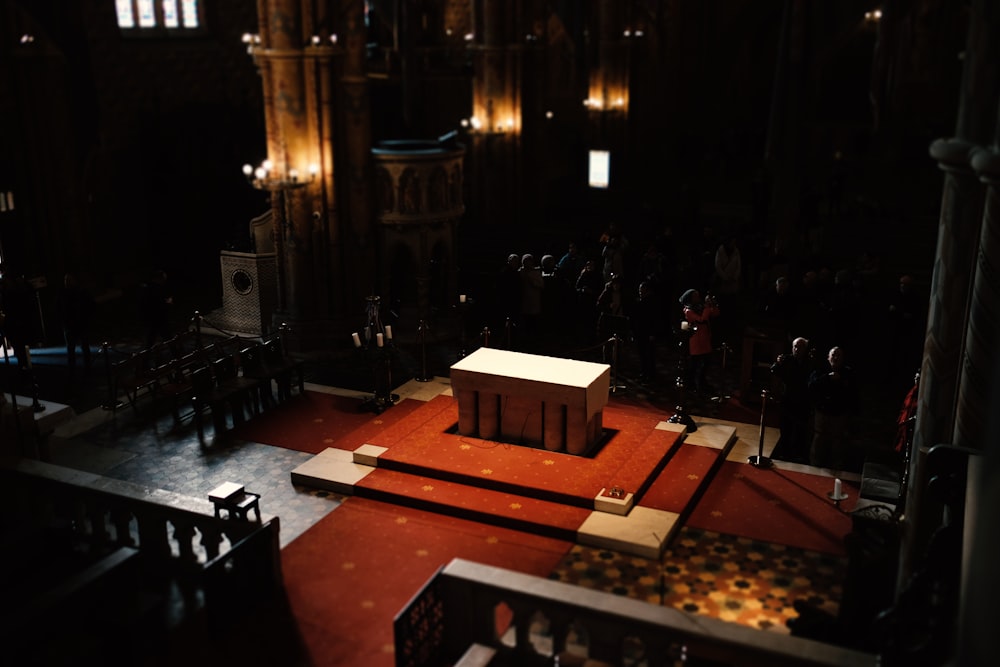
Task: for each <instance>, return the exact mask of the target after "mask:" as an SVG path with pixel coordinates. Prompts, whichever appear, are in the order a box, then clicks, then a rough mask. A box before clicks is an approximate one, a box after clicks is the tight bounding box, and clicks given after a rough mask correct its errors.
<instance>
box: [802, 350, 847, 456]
mask: <svg viewBox="0 0 1000 667" xmlns="http://www.w3.org/2000/svg"><path fill="white" fill-rule="evenodd" d="M826 361H827V367H826V368H824V369H820V370H815V371H813V372H812V374H811V375H810V376H809V397H810V399H811V400H812V403H813V408H814V412H813V418H814V424H813V441H812V447H811V448H810V451H809V463H810V465H814V466H820V467H830V468H835V469H838V470H840V469H842V468H843V466H844V463H845V461H846V459H847V456H846V455H847V451H846V450H847V433H848V427H849V425H850V423H849V420H850V416H851V413H852V412H853V411H854V410H856V409H857V407H858V388H857V385H856V382H855V378H854V372H853V371H852V370H851V368H850V366H847V365H846V364H845V363H844V351H843V350H842V349H840V348H839V347H832V348H830V352H829V353H828V354H827V357H826Z"/></svg>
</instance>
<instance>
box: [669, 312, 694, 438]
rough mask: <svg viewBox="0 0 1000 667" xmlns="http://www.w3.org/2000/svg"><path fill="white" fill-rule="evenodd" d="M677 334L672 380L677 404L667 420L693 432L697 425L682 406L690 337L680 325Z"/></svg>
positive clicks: (684, 397) (685, 394)
mask: <svg viewBox="0 0 1000 667" xmlns="http://www.w3.org/2000/svg"><path fill="white" fill-rule="evenodd" d="M675 334H676V336H677V380H676V381H675V382H674V386H676V387H677V405H676V406H674V414H673V416H672V417H670V419H668V420H667V421H668V422H669V423H671V424H684V426H686V427H687V429H688V433H694V432H695V431H697V430H698V425H697V424H695V423H694V419H692V418H691V415H689V414H688V413H687V410H686V409H685V408H684V403H685V402H686V401H685V399H686V397H687V392H686V391H685V386H684V376H685V375H686V374H687V364H688V355H687V349H688V339H689V338H690V337H691V336H690V333H689V330H687V329H684V328H683V327H681V328H680V329H677V330H676V331H675Z"/></svg>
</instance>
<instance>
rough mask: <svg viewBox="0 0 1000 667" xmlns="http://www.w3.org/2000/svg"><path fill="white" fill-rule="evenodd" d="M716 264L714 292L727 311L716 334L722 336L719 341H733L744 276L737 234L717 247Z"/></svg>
mask: <svg viewBox="0 0 1000 667" xmlns="http://www.w3.org/2000/svg"><path fill="white" fill-rule="evenodd" d="M714 266H715V273H714V275H713V280H712V284H713V286H714V287H713V293H714V294H715V295H716V296H717V297H718V299H719V305H720V308H721V309H722V310H723V311H724V312H725V315H723V316H721V317H720V318H719V327H718V331H717V332H716V334H717V335H718V336H719V338H720V340H719V341H718V342H719V343H722V342H732V341H735V340H736V333H737V329H738V327H739V322H738V321H737V317H736V316H737V314H738V310H739V309H738V308H737V307H736V304H737V299H738V297H739V294H740V288H741V286H742V285H741V281H742V277H743V260H742V258H741V256H740V249H739V247H738V246H737V245H736V237H735V236H728V237H726V240H725V242H724V243H722V244H721V245H719V247H718V248H716V250H715V263H714Z"/></svg>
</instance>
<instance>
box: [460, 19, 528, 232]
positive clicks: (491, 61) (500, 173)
mask: <svg viewBox="0 0 1000 667" xmlns="http://www.w3.org/2000/svg"><path fill="white" fill-rule="evenodd" d="M511 4H512V5H515V7H513V8H510V7H508V5H511ZM508 10H509V11H508ZM517 15H520V3H519V2H513V3H507V2H505V1H504V0H478V2H477V3H476V32H475V38H476V39H475V42H474V43H473V44H472V45H471V46H470V51H471V53H472V59H473V76H472V118H471V119H470V126H469V135H470V180H471V185H472V189H473V192H474V195H473V196H472V201H475V202H477V205H478V206H479V207H480V210H478V211H476V212H475V217H476V218H477V219H479V220H481V221H482V222H483V223H484V224H485V225H487V226H500V225H508V224H510V222H511V220H514V219H516V216H517V215H519V214H520V213H521V211H520V210H519V209H520V206H519V204H520V203H521V199H522V196H521V185H520V179H519V174H520V139H521V129H522V128H521V123H522V117H521V116H522V108H521V86H522V68H521V62H522V51H523V47H522V45H521V44H518V43H516V36H515V35H514V34H513V30H514V27H515V26H514V25H513V24H514V17H515V16H517Z"/></svg>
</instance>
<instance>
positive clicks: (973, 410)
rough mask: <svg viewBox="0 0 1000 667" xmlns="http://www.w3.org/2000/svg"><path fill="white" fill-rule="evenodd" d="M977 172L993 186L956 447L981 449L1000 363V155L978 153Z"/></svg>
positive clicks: (983, 233)
mask: <svg viewBox="0 0 1000 667" xmlns="http://www.w3.org/2000/svg"><path fill="white" fill-rule="evenodd" d="M972 168H973V169H975V171H976V173H977V174H978V175H979V178H980V179H981V180H982V181H983V182H984V183H986V184H987V185H988V186H989V187H988V188H987V191H986V205H985V207H984V210H983V223H982V231H981V233H980V236H979V252H978V256H977V261H976V264H975V267H976V269H975V275H974V278H973V281H972V297H971V302H970V305H969V316H968V328H967V330H966V334H965V352H964V355H963V359H962V366H961V378H960V381H959V389H958V404H957V409H956V411H955V428H954V435H953V436H952V444H954V445H956V446H958V447H968V448H970V449H982V448H983V447H984V444H985V443H984V439H985V436H986V426H987V423H988V420H989V417H990V405H989V398H990V395H991V392H992V391H994V390H995V387H993V385H992V380H993V377H992V373H993V369H994V368H996V366H997V362H998V360H1000V350H998V349H997V341H998V340H1000V327H998V322H1000V273H998V271H997V268H998V267H1000V155H997V153H996V152H995V151H993V150H987V149H978V150H975V151H974V152H973V155H972Z"/></svg>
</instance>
